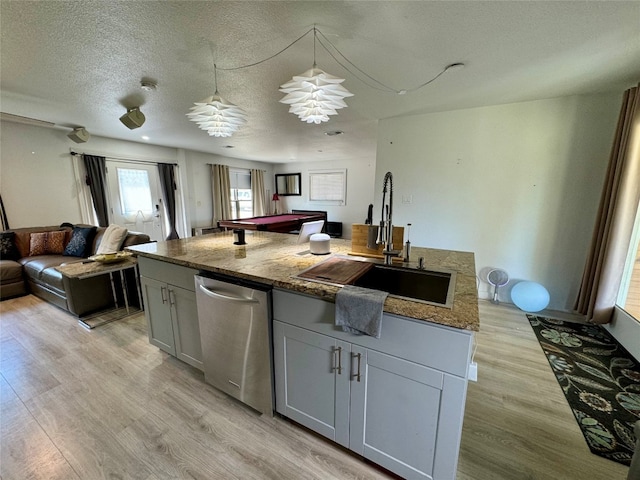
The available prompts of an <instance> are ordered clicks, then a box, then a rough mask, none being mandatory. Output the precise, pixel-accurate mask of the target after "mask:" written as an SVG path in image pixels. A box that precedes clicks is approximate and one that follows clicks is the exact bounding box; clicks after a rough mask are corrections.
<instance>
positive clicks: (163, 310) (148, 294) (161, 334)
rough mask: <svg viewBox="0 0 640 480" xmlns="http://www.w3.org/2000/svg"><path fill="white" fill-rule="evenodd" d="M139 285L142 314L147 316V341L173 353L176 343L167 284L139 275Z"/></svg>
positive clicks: (174, 352)
mask: <svg viewBox="0 0 640 480" xmlns="http://www.w3.org/2000/svg"><path fill="white" fill-rule="evenodd" d="M140 285H141V287H142V297H143V300H144V305H145V309H144V315H145V317H146V318H147V330H148V334H149V343H151V344H152V345H155V346H156V347H158V348H160V349H161V350H164V351H165V352H167V353H170V354H171V355H175V354H176V345H175V342H174V337H173V324H172V321H171V310H170V309H169V289H168V288H167V284H166V283H164V282H159V281H157V280H154V279H152V278H147V277H140Z"/></svg>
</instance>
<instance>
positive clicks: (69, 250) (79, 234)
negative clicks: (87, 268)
mask: <svg viewBox="0 0 640 480" xmlns="http://www.w3.org/2000/svg"><path fill="white" fill-rule="evenodd" d="M95 234H96V227H73V232H72V233H71V239H70V240H69V243H67V247H66V248H65V249H64V253H63V255H67V256H70V257H86V256H88V255H89V252H90V251H91V243H92V241H93V237H94V236H95Z"/></svg>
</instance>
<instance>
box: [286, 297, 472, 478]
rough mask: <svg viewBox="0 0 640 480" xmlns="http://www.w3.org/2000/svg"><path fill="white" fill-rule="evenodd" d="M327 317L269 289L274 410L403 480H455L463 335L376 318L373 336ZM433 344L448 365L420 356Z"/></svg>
mask: <svg viewBox="0 0 640 480" xmlns="http://www.w3.org/2000/svg"><path fill="white" fill-rule="evenodd" d="M333 314H334V305H333V304H332V303H329V302H324V301H322V300H318V299H315V298H311V297H306V296H303V295H297V294H292V293H289V292H283V291H275V292H274V365H275V379H276V410H277V411H278V412H279V413H281V414H282V415H285V416H287V417H289V418H291V419H292V420H295V421H296V422H298V423H300V424H302V425H304V426H306V427H308V428H310V429H311V430H314V431H316V432H318V433H319V434H321V435H324V436H325V437H328V438H330V439H332V440H334V441H335V442H337V443H339V444H341V445H343V446H346V447H348V448H349V449H351V450H353V451H354V452H356V453H358V454H360V455H362V456H363V457H365V458H368V459H370V460H372V461H373V462H375V463H378V464H379V465H382V466H383V467H385V468H387V469H389V470H391V471H393V472H395V473H397V474H399V475H401V476H402V477H404V478H419V479H453V478H455V475H456V468H457V461H458V450H459V447H460V437H461V432H462V420H463V416H464V403H465V398H466V388H467V368H468V367H465V368H462V365H463V363H464V364H465V365H468V363H469V360H470V356H471V344H472V340H473V336H472V334H471V333H470V332H458V331H455V329H450V328H447V327H442V326H438V325H434V324H429V323H427V322H416V321H413V320H411V319H405V318H402V317H397V316H391V315H386V314H385V316H384V318H383V327H382V336H381V338H380V339H375V338H373V337H368V336H356V335H351V334H348V333H345V332H342V331H341V330H339V329H336V328H335V326H334V325H333ZM442 342H444V348H445V350H446V352H447V353H446V355H447V356H448V357H449V358H450V361H444V362H442V361H441V359H439V360H437V361H436V360H435V357H432V353H425V352H428V351H429V350H432V351H433V350H435V351H436V352H440V351H442V345H441V343H442ZM398 343H399V344H398ZM439 344H440V345H439ZM417 346H419V348H417ZM455 357H461V358H457V359H456V358H455ZM430 363H435V364H437V365H438V366H440V367H442V368H435V367H434V366H433V365H430ZM452 372H453V373H452Z"/></svg>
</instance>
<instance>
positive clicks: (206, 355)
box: [195, 272, 273, 415]
mask: <svg viewBox="0 0 640 480" xmlns="http://www.w3.org/2000/svg"><path fill="white" fill-rule="evenodd" d="M195 282H196V299H197V304H198V322H199V324H200V339H201V343H202V360H203V365H204V378H205V381H206V382H207V383H209V384H211V385H213V386H214V387H216V388H218V389H220V390H222V391H223V392H226V393H228V394H229V395H231V396H232V397H235V398H237V399H238V400H240V401H241V402H243V403H246V404H247V405H249V406H250V407H252V408H254V409H256V410H258V411H259V412H262V413H267V414H269V415H273V367H272V355H271V287H270V286H267V285H263V284H259V283H254V282H249V281H244V280H240V279H237V278H235V277H229V276H226V275H219V274H213V273H209V272H200V274H199V275H196V276H195Z"/></svg>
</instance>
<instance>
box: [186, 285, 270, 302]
mask: <svg viewBox="0 0 640 480" xmlns="http://www.w3.org/2000/svg"><path fill="white" fill-rule="evenodd" d="M198 287H200V291H201V292H203V293H204V294H206V295H208V296H209V297H213V298H221V299H223V300H229V301H230V302H240V303H259V302H258V300H256V299H255V298H246V297H231V296H229V295H223V294H222V293H218V292H214V291H213V290H210V289H208V288H207V287H205V286H204V285H198Z"/></svg>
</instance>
